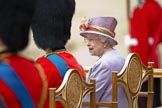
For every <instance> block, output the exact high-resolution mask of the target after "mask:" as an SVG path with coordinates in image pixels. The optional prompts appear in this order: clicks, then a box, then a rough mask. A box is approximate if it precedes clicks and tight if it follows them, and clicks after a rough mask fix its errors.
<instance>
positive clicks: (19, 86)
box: [0, 62, 35, 108]
mask: <svg viewBox="0 0 162 108" xmlns="http://www.w3.org/2000/svg"><path fill="white" fill-rule="evenodd" d="M0 79H2V80H3V81H4V82H5V83H6V84H7V86H9V87H10V89H11V90H12V91H13V92H14V93H15V95H16V96H17V98H18V100H19V102H20V104H21V105H22V108H34V107H35V106H34V103H33V101H32V97H31V96H30V93H29V92H28V90H27V89H26V87H25V85H24V84H23V82H22V81H21V79H20V78H19V76H17V74H16V72H14V70H13V69H12V68H11V67H10V66H9V65H7V64H4V63H1V62H0Z"/></svg>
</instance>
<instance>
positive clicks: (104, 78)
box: [80, 17, 129, 108]
mask: <svg viewBox="0 0 162 108" xmlns="http://www.w3.org/2000/svg"><path fill="white" fill-rule="evenodd" d="M116 25H117V20H116V19H115V18H114V17H93V18H91V19H89V20H86V19H83V20H82V21H81V25H80V35H81V36H83V37H84V40H85V43H86V45H87V47H88V49H89V53H90V54H91V55H92V56H97V57H98V58H99V59H98V60H97V61H96V63H95V64H94V65H93V66H92V67H91V68H90V71H89V72H88V74H87V76H86V82H88V83H90V78H95V79H96V101H97V102H100V101H102V102H109V101H112V100H111V99H112V95H111V93H112V80H111V77H112V71H117V72H120V70H121V69H122V67H123V65H124V63H125V58H124V57H123V56H122V55H121V54H120V52H119V51H118V50H116V49H114V46H115V45H117V41H116V40H115V32H114V30H115V28H116ZM84 100H85V101H90V96H89V95H87V96H86V97H85V99H84ZM118 100H119V104H118V108H129V106H128V100H127V96H126V93H125V91H124V89H123V88H122V87H121V86H118ZM84 108H87V107H84ZM88 108H89V107H88ZM97 108H103V107H97Z"/></svg>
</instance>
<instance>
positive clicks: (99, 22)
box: [79, 17, 118, 45]
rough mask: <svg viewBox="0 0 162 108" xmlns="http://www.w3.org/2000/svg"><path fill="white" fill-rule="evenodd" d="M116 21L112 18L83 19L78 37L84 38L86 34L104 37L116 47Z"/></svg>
mask: <svg viewBox="0 0 162 108" xmlns="http://www.w3.org/2000/svg"><path fill="white" fill-rule="evenodd" d="M116 25H117V20H116V19H115V18H114V17H93V18H91V19H89V20H86V19H85V18H83V19H82V20H81V25H80V27H79V28H80V35H81V36H83V37H85V36H86V34H87V33H93V34H98V35H102V36H106V37H108V38H109V39H111V40H112V42H113V44H114V45H117V44H118V43H117V41H116V40H115V39H114V38H115V32H114V30H115V27H116Z"/></svg>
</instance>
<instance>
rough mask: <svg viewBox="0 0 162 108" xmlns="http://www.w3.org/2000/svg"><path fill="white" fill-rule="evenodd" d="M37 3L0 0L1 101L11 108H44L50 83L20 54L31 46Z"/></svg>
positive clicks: (33, 1)
mask: <svg viewBox="0 0 162 108" xmlns="http://www.w3.org/2000/svg"><path fill="white" fill-rule="evenodd" d="M35 2H36V1H35V0H0V98H1V99H2V100H3V103H4V105H5V106H6V107H7V108H42V107H43V105H44V102H45V99H46V94H47V82H46V77H45V74H44V72H43V69H42V68H41V67H40V65H38V64H36V63H34V62H33V61H31V60H28V59H26V58H24V57H22V56H21V55H20V54H19V52H20V51H21V50H23V49H25V47H26V46H27V44H28V38H29V37H28V35H29V27H30V24H31V20H32V16H33V12H34V7H35Z"/></svg>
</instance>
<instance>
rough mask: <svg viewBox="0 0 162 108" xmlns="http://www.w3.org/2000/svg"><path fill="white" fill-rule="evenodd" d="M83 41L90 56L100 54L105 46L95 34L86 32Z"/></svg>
mask: <svg viewBox="0 0 162 108" xmlns="http://www.w3.org/2000/svg"><path fill="white" fill-rule="evenodd" d="M84 40H85V43H86V45H87V47H88V49H89V53H90V54H91V55H92V56H98V57H100V56H102V55H103V53H104V51H105V48H104V43H103V42H101V41H100V38H99V36H98V35H97V34H90V33H89V34H88V33H87V34H86V36H85V38H84Z"/></svg>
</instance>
